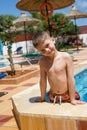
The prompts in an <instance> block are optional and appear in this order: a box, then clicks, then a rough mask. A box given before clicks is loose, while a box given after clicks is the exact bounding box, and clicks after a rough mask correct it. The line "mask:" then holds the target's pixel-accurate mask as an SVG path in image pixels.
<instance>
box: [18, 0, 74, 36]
mask: <svg viewBox="0 0 87 130" xmlns="http://www.w3.org/2000/svg"><path fill="white" fill-rule="evenodd" d="M74 2H75V0H21V1H19V2H18V3H17V4H16V6H17V8H19V9H21V10H25V11H29V12H37V11H40V12H42V13H41V14H43V15H44V16H45V18H47V21H48V26H49V32H50V35H51V28H50V20H49V17H50V16H51V15H52V12H53V10H56V9H61V8H65V7H67V6H69V5H71V4H73V3H74ZM41 9H42V10H41ZM44 9H45V13H46V14H44ZM47 16H48V17H47Z"/></svg>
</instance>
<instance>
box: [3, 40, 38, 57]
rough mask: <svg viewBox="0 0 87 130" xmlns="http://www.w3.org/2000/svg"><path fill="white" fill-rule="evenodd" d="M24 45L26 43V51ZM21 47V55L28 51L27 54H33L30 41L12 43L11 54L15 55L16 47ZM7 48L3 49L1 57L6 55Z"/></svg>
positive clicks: (33, 50) (33, 49)
mask: <svg viewBox="0 0 87 130" xmlns="http://www.w3.org/2000/svg"><path fill="white" fill-rule="evenodd" d="M26 43H27V50H26ZM20 46H21V47H23V48H22V51H23V54H26V53H27V51H28V53H29V52H35V51H36V49H35V48H34V46H33V44H32V40H29V41H27V42H26V41H22V42H18V43H13V44H12V52H13V53H16V49H17V48H18V47H20ZM7 50H8V49H7V46H4V47H3V55H7Z"/></svg>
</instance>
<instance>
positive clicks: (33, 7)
mask: <svg viewBox="0 0 87 130" xmlns="http://www.w3.org/2000/svg"><path fill="white" fill-rule="evenodd" d="M43 2H50V3H51V4H52V6H53V9H54V10H56V9H61V8H65V7H67V6H69V5H71V4H73V3H74V2H75V0H21V1H19V2H18V3H17V4H16V6H17V8H19V9H21V10H26V11H32V12H35V11H40V6H41V4H42V3H43Z"/></svg>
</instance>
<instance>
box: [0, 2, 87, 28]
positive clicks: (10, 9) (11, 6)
mask: <svg viewBox="0 0 87 130" xmlns="http://www.w3.org/2000/svg"><path fill="white" fill-rule="evenodd" d="M18 1H19V0H0V15H14V16H17V17H19V16H20V14H21V13H22V12H25V13H26V14H27V15H29V16H30V13H29V12H28V11H21V10H19V9H18V8H17V7H16V4H17V2H18ZM74 6H75V7H76V8H77V9H78V10H80V11H83V12H86V13H87V0H75V3H74ZM71 7H72V6H71V5H70V6H68V7H66V8H63V9H58V10H55V11H54V13H64V14H66V13H68V12H69V11H70V10H71ZM72 21H73V20H72ZM73 22H74V21H73ZM76 24H77V25H78V26H84V25H87V18H80V19H77V20H76Z"/></svg>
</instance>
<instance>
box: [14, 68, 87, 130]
mask: <svg viewBox="0 0 87 130" xmlns="http://www.w3.org/2000/svg"><path fill="white" fill-rule="evenodd" d="M79 67H80V68H79V69H77V68H76V69H75V74H76V73H78V72H80V71H81V70H82V69H83V68H84V67H85V66H84V67H81V66H79ZM48 88H49V84H48ZM38 96H40V91H39V84H36V85H34V86H33V87H31V88H28V89H27V90H25V91H23V92H21V93H18V94H16V95H14V96H13V97H12V104H13V111H14V115H15V119H16V121H17V124H18V126H19V128H20V130H87V103H85V104H84V105H72V104H70V103H62V104H61V105H59V104H55V105H54V104H53V103H47V102H43V103H36V102H34V100H35V98H36V97H38Z"/></svg>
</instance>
